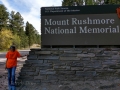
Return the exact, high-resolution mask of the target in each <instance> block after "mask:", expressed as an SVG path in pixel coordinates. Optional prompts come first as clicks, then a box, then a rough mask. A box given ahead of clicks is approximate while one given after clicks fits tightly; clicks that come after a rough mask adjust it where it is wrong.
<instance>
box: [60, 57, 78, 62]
mask: <svg viewBox="0 0 120 90" xmlns="http://www.w3.org/2000/svg"><path fill="white" fill-rule="evenodd" d="M60 60H73V61H74V60H80V58H78V57H60Z"/></svg>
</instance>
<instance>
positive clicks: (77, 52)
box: [64, 51, 82, 54]
mask: <svg viewBox="0 0 120 90" xmlns="http://www.w3.org/2000/svg"><path fill="white" fill-rule="evenodd" d="M64 53H70V54H73V53H74V54H79V53H82V51H64Z"/></svg>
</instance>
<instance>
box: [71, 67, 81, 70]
mask: <svg viewBox="0 0 120 90" xmlns="http://www.w3.org/2000/svg"><path fill="white" fill-rule="evenodd" d="M71 70H79V71H82V70H83V67H71Z"/></svg>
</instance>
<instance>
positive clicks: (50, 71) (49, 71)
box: [40, 70, 56, 74]
mask: <svg viewBox="0 0 120 90" xmlns="http://www.w3.org/2000/svg"><path fill="white" fill-rule="evenodd" d="M40 74H56V71H54V70H40Z"/></svg>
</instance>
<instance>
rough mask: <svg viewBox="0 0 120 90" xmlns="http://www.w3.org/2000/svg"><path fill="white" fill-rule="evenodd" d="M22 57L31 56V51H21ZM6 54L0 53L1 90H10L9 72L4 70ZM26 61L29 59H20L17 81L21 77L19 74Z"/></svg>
mask: <svg viewBox="0 0 120 90" xmlns="http://www.w3.org/2000/svg"><path fill="white" fill-rule="evenodd" d="M19 52H20V54H21V55H26V54H29V50H19ZM5 55H6V53H0V90H8V87H7V71H6V70H5V69H4V67H5V61H6V58H5ZM25 60H27V57H24V58H18V66H17V69H16V79H17V77H18V76H19V72H20V69H21V67H22V66H23V64H24V62H25Z"/></svg>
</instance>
